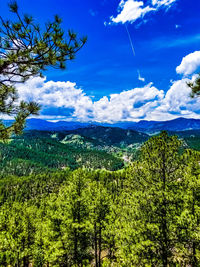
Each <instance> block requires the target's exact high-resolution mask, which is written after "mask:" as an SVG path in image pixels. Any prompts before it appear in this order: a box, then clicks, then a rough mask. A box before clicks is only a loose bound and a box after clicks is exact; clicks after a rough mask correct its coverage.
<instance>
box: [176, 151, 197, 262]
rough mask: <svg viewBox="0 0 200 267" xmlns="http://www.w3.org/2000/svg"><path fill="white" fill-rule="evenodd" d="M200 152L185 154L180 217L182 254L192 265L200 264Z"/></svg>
mask: <svg viewBox="0 0 200 267" xmlns="http://www.w3.org/2000/svg"><path fill="white" fill-rule="evenodd" d="M199 160H200V154H199V152H197V151H194V150H187V151H186V152H185V153H184V154H183V162H184V165H185V168H184V176H183V178H182V183H183V187H182V188H183V191H182V192H183V194H182V195H183V209H182V213H181V216H180V217H179V219H178V236H179V240H180V242H179V246H178V249H179V251H180V255H181V256H182V259H183V263H184V264H188V265H190V266H199V264H200V245H199V241H200V208H199V207H200V166H199Z"/></svg>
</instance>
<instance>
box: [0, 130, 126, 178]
mask: <svg viewBox="0 0 200 267" xmlns="http://www.w3.org/2000/svg"><path fill="white" fill-rule="evenodd" d="M0 150H1V161H0V174H1V175H5V174H14V175H19V176H23V175H28V174H32V173H41V172H45V171H55V170H58V169H64V168H66V167H69V168H71V169H77V168H79V167H86V168H93V169H99V168H100V169H101V168H104V169H107V170H117V169H120V168H122V167H123V165H124V163H123V160H122V159H120V158H118V157H116V156H114V155H112V154H111V153H108V152H106V151H103V150H97V149H96V148H95V147H94V148H93V149H91V148H90V147H88V148H86V147H85V146H80V145H79V146H77V145H73V144H66V143H62V142H61V140H57V139H56V138H54V135H52V133H45V132H42V133H41V132H28V133H27V134H24V135H23V136H19V137H15V138H14V139H13V140H11V141H10V142H9V143H7V144H6V143H0Z"/></svg>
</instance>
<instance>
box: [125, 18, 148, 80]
mask: <svg viewBox="0 0 200 267" xmlns="http://www.w3.org/2000/svg"><path fill="white" fill-rule="evenodd" d="M124 25H125V28H126V31H127V34H128V38H129V41H130V44H131V49H132V52H133V56H134V57H135V56H136V53H135V48H134V46H133V41H132V39H131V35H130V32H129V30H128V27H127V25H126V23H125V24H124ZM137 72H138V80H139V81H142V82H145V78H143V77H141V75H140V70H139V69H138V70H137Z"/></svg>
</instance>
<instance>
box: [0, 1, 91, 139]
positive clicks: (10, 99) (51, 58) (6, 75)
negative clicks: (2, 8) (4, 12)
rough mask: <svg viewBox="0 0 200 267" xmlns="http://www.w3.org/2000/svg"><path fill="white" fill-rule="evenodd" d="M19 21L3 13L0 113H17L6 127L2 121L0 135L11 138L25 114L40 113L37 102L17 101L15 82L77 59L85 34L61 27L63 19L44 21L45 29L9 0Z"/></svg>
mask: <svg viewBox="0 0 200 267" xmlns="http://www.w3.org/2000/svg"><path fill="white" fill-rule="evenodd" d="M9 7H10V11H11V12H12V13H14V15H15V16H16V21H14V22H13V21H10V20H5V19H3V18H2V17H1V16H0V76H1V78H0V113H2V114H4V115H9V116H14V117H15V121H14V123H13V124H12V125H11V126H9V127H6V126H5V125H4V124H3V122H0V139H3V140H5V139H8V138H9V136H10V135H11V134H12V133H15V134H19V133H21V132H22V129H23V128H24V124H25V120H26V118H27V117H28V116H29V115H31V114H38V112H39V109H40V106H39V105H38V104H37V103H34V102H30V103H25V102H23V101H21V102H20V104H17V102H16V100H17V98H18V96H17V91H16V88H15V84H16V83H24V82H25V81H27V80H28V79H29V78H31V77H34V76H38V75H40V76H42V72H43V71H44V70H45V69H47V67H49V66H51V67H54V68H60V69H64V68H65V67H66V61H67V60H72V59H74V57H75V55H76V53H77V52H78V51H79V50H80V49H81V47H82V46H83V45H84V44H85V42H86V38H85V37H83V38H80V39H79V38H78V37H77V35H76V33H74V32H72V31H68V34H67V35H66V34H65V33H64V31H63V30H62V28H61V22H62V21H61V19H60V18H59V17H58V16H57V15H56V16H55V18H54V21H52V22H48V23H46V24H45V26H44V27H43V29H42V28H41V27H40V26H39V25H38V24H37V23H36V22H35V21H34V19H33V18H32V17H31V16H29V15H21V14H20V13H19V8H18V5H17V2H16V1H12V2H11V3H10V4H9Z"/></svg>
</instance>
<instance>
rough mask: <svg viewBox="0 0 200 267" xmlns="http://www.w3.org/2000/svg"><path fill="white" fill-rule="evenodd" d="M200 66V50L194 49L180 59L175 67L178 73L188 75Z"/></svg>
mask: <svg viewBox="0 0 200 267" xmlns="http://www.w3.org/2000/svg"><path fill="white" fill-rule="evenodd" d="M199 67H200V51H195V52H194V53H191V54H189V55H187V56H185V57H184V58H183V59H182V62H181V64H180V65H179V66H178V67H177V68H176V72H177V73H179V74H184V75H189V74H192V73H194V72H195V71H196V70H197V69H198V68H199Z"/></svg>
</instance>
